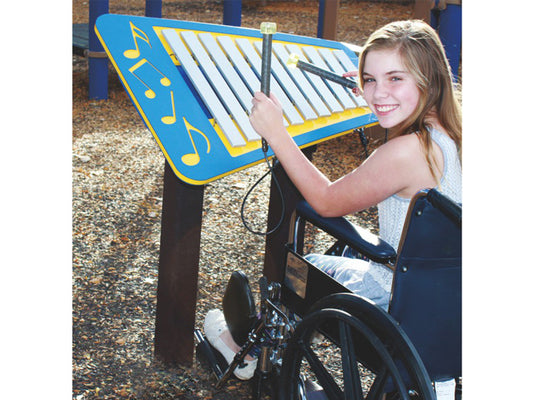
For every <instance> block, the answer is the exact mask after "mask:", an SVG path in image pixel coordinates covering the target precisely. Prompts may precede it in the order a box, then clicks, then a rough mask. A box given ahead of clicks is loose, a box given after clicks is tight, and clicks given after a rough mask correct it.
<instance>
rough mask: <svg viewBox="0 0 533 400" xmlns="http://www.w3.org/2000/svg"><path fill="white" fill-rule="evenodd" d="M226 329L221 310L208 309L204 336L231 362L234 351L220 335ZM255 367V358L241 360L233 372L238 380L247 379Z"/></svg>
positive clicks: (252, 373)
mask: <svg viewBox="0 0 533 400" xmlns="http://www.w3.org/2000/svg"><path fill="white" fill-rule="evenodd" d="M226 330H228V326H227V325H226V320H225V319H224V313H223V312H222V311H221V310H209V311H208V312H207V315H206V316H205V320H204V333H205V337H206V338H207V340H208V341H209V343H211V345H212V346H213V347H214V348H215V349H217V350H218V351H219V352H220V353H221V354H222V355H223V356H224V359H225V360H226V361H227V362H228V365H229V364H231V362H232V361H233V358H234V357H235V354H236V353H235V352H234V351H233V350H231V349H230V348H229V347H228V345H227V344H226V343H224V341H223V340H222V339H220V335H221V334H222V332H224V331H226ZM256 367H257V358H254V359H253V360H251V361H250V360H246V359H245V360H243V362H242V363H241V364H240V365H238V366H237V368H235V370H234V371H233V374H234V375H235V376H236V377H237V378H239V379H240V380H243V381H247V380H249V379H251V378H252V377H253V376H254V372H255V368H256Z"/></svg>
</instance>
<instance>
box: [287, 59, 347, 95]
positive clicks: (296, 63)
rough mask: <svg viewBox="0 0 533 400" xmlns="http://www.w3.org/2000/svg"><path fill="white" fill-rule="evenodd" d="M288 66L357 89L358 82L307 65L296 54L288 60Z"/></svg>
mask: <svg viewBox="0 0 533 400" xmlns="http://www.w3.org/2000/svg"><path fill="white" fill-rule="evenodd" d="M287 66H289V67H291V68H296V67H298V68H300V69H303V70H304V71H307V72H310V73H312V74H315V75H318V76H320V77H321V78H323V79H327V80H329V81H332V82H335V83H338V84H340V85H342V86H346V87H348V88H350V89H353V88H356V87H357V82H355V81H352V80H351V79H348V78H345V77H343V76H340V75H337V74H334V73H333V72H331V71H328V70H325V69H322V68H319V67H317V66H316V65H313V64H309V63H307V62H305V61H302V60H300V56H298V54H294V53H293V54H291V55H290V56H289V59H288V60H287Z"/></svg>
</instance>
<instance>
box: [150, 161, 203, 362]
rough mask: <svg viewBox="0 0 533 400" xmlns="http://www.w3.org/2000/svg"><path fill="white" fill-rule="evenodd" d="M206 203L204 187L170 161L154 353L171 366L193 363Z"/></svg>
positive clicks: (165, 185) (160, 257)
mask: <svg viewBox="0 0 533 400" xmlns="http://www.w3.org/2000/svg"><path fill="white" fill-rule="evenodd" d="M203 198H204V186H192V185H189V184H186V183H184V182H183V181H181V180H180V179H178V178H177V177H176V175H175V174H174V172H173V171H172V168H171V167H170V165H169V164H168V162H167V161H165V175H164V191H163V212H162V216H161V245H160V246H161V247H160V255H159V278H158V284H157V308H156V321H155V344H154V352H155V356H156V357H157V358H158V359H160V360H161V361H163V362H165V363H169V364H179V365H190V364H191V363H192V360H193V355H194V334H193V333H194V323H195V313H196V298H197V291H198V265H199V261H200V236H201V227H202V209H203Z"/></svg>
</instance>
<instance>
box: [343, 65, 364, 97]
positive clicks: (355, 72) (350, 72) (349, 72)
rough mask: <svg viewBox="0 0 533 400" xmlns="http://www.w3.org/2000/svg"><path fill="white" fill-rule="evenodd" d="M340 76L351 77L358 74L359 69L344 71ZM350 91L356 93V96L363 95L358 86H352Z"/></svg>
mask: <svg viewBox="0 0 533 400" xmlns="http://www.w3.org/2000/svg"><path fill="white" fill-rule="evenodd" d="M342 76H343V77H344V78H349V77H352V76H355V77H357V76H359V71H357V70H355V71H348V72H345V73H344V74H342ZM352 92H353V93H354V94H355V95H356V96H362V95H363V92H362V91H361V89H359V87H354V88H353V89H352Z"/></svg>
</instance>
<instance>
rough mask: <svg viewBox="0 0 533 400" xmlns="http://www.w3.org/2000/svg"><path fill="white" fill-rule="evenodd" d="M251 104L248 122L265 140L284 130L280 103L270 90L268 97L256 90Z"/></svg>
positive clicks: (268, 140)
mask: <svg viewBox="0 0 533 400" xmlns="http://www.w3.org/2000/svg"><path fill="white" fill-rule="evenodd" d="M252 105H253V106H252V112H251V114H250V123H251V124H252V126H253V128H254V129H255V131H256V132H257V133H258V134H259V135H260V136H261V137H262V138H264V139H266V141H267V142H270V141H271V140H272V139H273V138H274V137H275V136H276V135H278V134H279V132H282V131H284V130H285V127H284V125H283V110H282V107H281V103H280V102H279V100H278V99H277V97H276V95H275V94H274V93H272V92H271V93H270V97H267V96H266V95H265V94H264V93H262V92H256V93H255V95H254V97H253V98H252Z"/></svg>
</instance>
